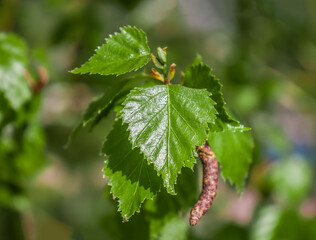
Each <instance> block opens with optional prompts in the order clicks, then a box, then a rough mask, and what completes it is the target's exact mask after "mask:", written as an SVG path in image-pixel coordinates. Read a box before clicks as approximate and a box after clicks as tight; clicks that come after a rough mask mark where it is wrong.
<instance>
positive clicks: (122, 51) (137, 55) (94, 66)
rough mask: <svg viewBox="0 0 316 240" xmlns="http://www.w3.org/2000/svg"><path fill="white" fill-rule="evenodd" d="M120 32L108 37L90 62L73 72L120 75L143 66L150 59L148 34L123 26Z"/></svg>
mask: <svg viewBox="0 0 316 240" xmlns="http://www.w3.org/2000/svg"><path fill="white" fill-rule="evenodd" d="M120 30H121V32H120V33H115V34H114V35H110V37H109V38H106V39H105V40H106V44H104V45H102V46H101V47H98V48H97V49H96V53H95V55H93V56H92V57H91V58H90V59H89V60H88V62H86V63H85V64H83V65H82V66H81V67H79V68H76V69H74V70H72V73H81V74H83V73H90V74H101V75H109V74H116V75H120V74H123V73H126V72H130V71H133V70H137V69H139V68H141V67H143V66H144V65H145V64H146V63H148V61H149V60H150V50H149V47H148V45H147V37H146V34H145V33H144V32H143V31H142V30H139V29H137V28H136V27H130V26H127V27H122V28H120Z"/></svg>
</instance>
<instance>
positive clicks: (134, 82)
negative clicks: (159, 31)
mask: <svg viewBox="0 0 316 240" xmlns="http://www.w3.org/2000/svg"><path fill="white" fill-rule="evenodd" d="M154 81H155V80H153V79H152V78H149V77H147V76H144V75H143V74H138V75H135V76H133V77H132V78H130V79H125V80H122V81H120V82H115V83H114V84H112V85H110V86H108V87H107V88H106V89H105V90H104V93H103V94H101V95H100V96H99V97H97V98H95V99H94V100H93V101H92V102H91V103H90V104H89V106H88V108H87V109H86V110H85V112H84V114H83V116H82V119H81V121H80V122H79V123H78V124H77V126H76V127H75V128H74V129H73V130H72V132H71V134H70V136H69V138H68V141H67V144H66V146H65V147H66V148H67V147H69V145H70V144H71V142H72V141H73V139H74V138H75V136H76V135H77V133H78V132H79V131H80V130H81V129H82V128H83V127H86V126H87V125H88V124H89V123H91V124H90V126H89V129H90V130H92V129H93V128H94V127H95V126H96V125H97V124H98V123H99V122H100V121H101V120H102V119H104V118H105V117H107V116H108V114H109V113H110V111H111V110H112V108H113V107H115V105H117V104H118V103H117V102H119V101H120V99H121V98H124V97H125V96H126V95H127V94H128V93H129V92H130V90H131V89H133V88H134V87H136V86H152V85H154ZM114 103H115V104H114ZM120 103H121V102H120ZM0 117H1V116H0Z"/></svg>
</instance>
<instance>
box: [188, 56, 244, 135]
mask: <svg viewBox="0 0 316 240" xmlns="http://www.w3.org/2000/svg"><path fill="white" fill-rule="evenodd" d="M211 71H212V69H211V68H210V67H209V66H207V65H205V64H203V63H202V59H201V57H200V56H198V57H197V58H196V59H195V60H194V62H193V64H192V65H190V66H188V67H187V68H186V71H185V75H184V80H183V85H184V86H187V87H191V88H206V89H207V90H208V91H209V92H211V93H212V96H211V98H212V99H213V100H214V101H215V102H216V105H215V108H216V111H217V112H218V114H217V118H216V121H215V124H211V125H210V131H212V132H213V131H215V132H220V131H246V130H249V128H245V127H244V126H243V125H242V124H240V123H239V122H238V121H236V120H234V119H233V118H232V117H231V116H230V115H229V114H228V113H227V110H226V108H225V107H224V105H225V101H224V98H223V94H222V92H221V88H222V84H221V83H220V81H219V80H218V79H217V78H216V77H215V76H214V75H213V74H212V73H211Z"/></svg>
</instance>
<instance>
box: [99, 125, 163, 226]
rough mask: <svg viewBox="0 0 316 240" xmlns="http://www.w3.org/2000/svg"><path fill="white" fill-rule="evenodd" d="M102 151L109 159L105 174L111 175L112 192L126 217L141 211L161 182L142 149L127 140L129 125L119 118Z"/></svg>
mask: <svg viewBox="0 0 316 240" xmlns="http://www.w3.org/2000/svg"><path fill="white" fill-rule="evenodd" d="M102 153H104V154H106V155H107V156H108V157H109V158H108V160H107V165H106V167H105V169H104V174H105V175H106V176H108V177H109V178H110V180H109V183H108V184H109V185H111V192H112V193H113V196H115V197H116V198H118V199H119V200H118V201H119V209H120V211H121V215H122V217H123V218H124V219H125V220H128V219H129V218H130V217H131V216H132V215H133V214H134V213H135V212H138V211H139V210H140V206H141V204H142V203H143V202H144V200H146V199H152V198H153V197H154V196H155V195H156V193H157V192H158V191H159V189H160V186H161V185H162V183H161V179H160V178H159V177H158V176H157V173H156V172H155V170H154V168H153V166H152V165H148V163H147V161H146V160H145V159H144V157H143V155H142V154H141V153H140V152H139V149H137V148H133V149H132V145H131V143H130V142H129V141H128V132H127V126H126V125H122V121H121V120H118V121H116V122H115V124H114V128H113V130H112V131H111V132H110V134H109V136H108V138H107V141H106V142H105V144H104V146H103V148H102Z"/></svg>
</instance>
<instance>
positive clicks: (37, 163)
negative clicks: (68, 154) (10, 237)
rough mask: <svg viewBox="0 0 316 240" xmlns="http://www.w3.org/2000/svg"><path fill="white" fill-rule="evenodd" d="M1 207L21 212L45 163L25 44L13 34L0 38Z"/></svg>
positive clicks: (37, 98)
mask: <svg viewBox="0 0 316 240" xmlns="http://www.w3.org/2000/svg"><path fill="white" fill-rule="evenodd" d="M0 54H1V60H0V72H1V81H0V98H1V101H0V105H1V108H0V204H1V205H4V206H6V207H12V208H13V209H23V208H25V206H26V205H27V201H26V200H23V199H24V198H25V197H24V189H25V185H26V183H27V181H28V179H29V178H30V177H31V176H33V175H34V174H35V173H36V172H37V171H38V170H39V169H40V168H41V167H42V166H43V163H44V155H43V147H44V134H43V131H42V128H41V126H40V122H39V119H38V113H39V110H40V107H41V97H40V95H33V92H32V89H31V88H30V86H29V84H28V82H27V79H26V78H25V77H24V73H25V71H26V70H27V68H28V64H27V63H28V61H27V60H28V56H27V48H26V45H25V43H24V42H23V41H22V40H21V39H20V38H19V37H17V36H15V35H13V34H6V33H1V34H0Z"/></svg>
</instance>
